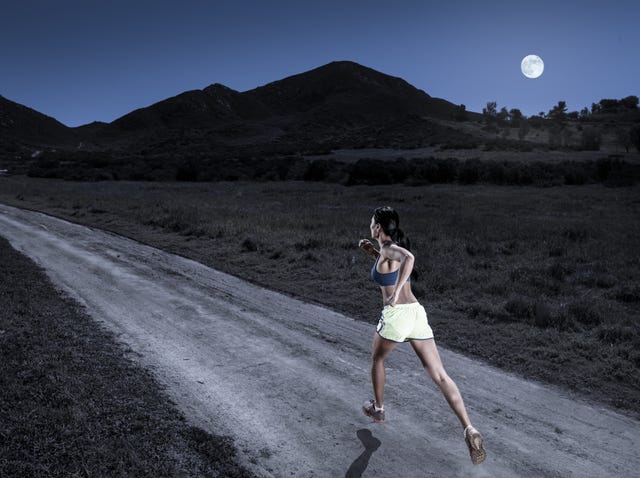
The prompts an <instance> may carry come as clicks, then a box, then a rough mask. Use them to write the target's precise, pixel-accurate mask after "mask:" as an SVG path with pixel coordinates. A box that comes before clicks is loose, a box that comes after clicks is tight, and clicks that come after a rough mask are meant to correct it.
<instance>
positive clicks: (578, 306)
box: [568, 301, 602, 326]
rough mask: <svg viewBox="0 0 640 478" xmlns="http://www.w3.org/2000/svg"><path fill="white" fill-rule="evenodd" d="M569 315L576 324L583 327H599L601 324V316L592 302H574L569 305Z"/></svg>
mask: <svg viewBox="0 0 640 478" xmlns="http://www.w3.org/2000/svg"><path fill="white" fill-rule="evenodd" d="M568 310H569V314H570V315H571V316H572V317H573V318H574V319H575V320H577V321H578V322H580V323H581V324H584V325H590V326H593V325H599V324H600V323H602V316H601V314H600V311H599V310H598V308H597V307H596V305H595V304H594V303H592V302H590V301H589V302H584V301H580V302H574V303H572V304H570V305H569V308H568Z"/></svg>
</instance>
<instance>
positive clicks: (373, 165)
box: [27, 153, 640, 186]
mask: <svg viewBox="0 0 640 478" xmlns="http://www.w3.org/2000/svg"><path fill="white" fill-rule="evenodd" d="M516 158H517V156H514V160H492V159H488V160H480V159H473V158H472V159H466V160H459V159H456V158H434V157H428V158H411V159H404V158H396V159H393V160H386V159H385V160H383V159H360V160H358V161H357V162H341V161H337V160H334V159H327V160H324V159H316V160H313V161H308V160H305V159H303V158H301V157H299V156H286V157H273V158H267V159H257V158H255V157H250V158H244V159H230V160H227V161H224V163H222V164H221V163H219V162H216V161H196V160H193V159H185V160H183V161H182V162H180V163H179V164H177V165H173V164H172V163H171V162H164V163H163V162H160V163H157V162H155V161H154V162H142V163H137V162H135V161H134V162H132V163H127V162H125V161H124V160H123V161H110V160H109V159H108V158H107V157H105V154H104V153H94V154H90V155H87V154H80V153H78V157H77V158H75V159H73V160H70V159H69V155H68V154H66V153H65V154H59V153H45V154H42V155H41V156H40V157H39V158H38V159H37V160H36V161H34V162H33V164H32V165H31V167H30V168H29V170H28V172H27V174H28V175H29V176H32V177H44V178H60V179H67V180H77V181H82V180H90V181H100V180H145V181H172V180H177V181H239V180H240V181H251V180H257V181H285V180H305V181H327V182H337V183H341V184H345V185H357V184H367V185H377V184H396V183H402V184H406V185H423V184H438V183H460V184H475V183H489V184H498V185H503V184H512V185H540V186H550V185H560V184H568V185H580V184H593V183H603V184H606V185H609V186H629V185H632V184H635V183H636V182H637V181H638V180H639V179H640V164H638V163H630V162H628V161H625V160H624V159H622V158H621V156H620V155H616V154H611V155H607V156H603V157H602V158H600V159H598V160H580V161H577V160H562V161H555V162H549V161H544V160H537V161H530V162H524V161H519V160H517V159H516Z"/></svg>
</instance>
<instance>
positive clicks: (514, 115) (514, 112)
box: [509, 108, 524, 128]
mask: <svg viewBox="0 0 640 478" xmlns="http://www.w3.org/2000/svg"><path fill="white" fill-rule="evenodd" d="M509 118H510V121H511V126H513V127H514V128H518V127H520V122H521V121H522V120H523V119H524V116H523V115H522V111H520V110H519V109H518V108H512V109H511V110H510V111H509Z"/></svg>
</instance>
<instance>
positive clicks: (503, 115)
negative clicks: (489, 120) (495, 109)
mask: <svg viewBox="0 0 640 478" xmlns="http://www.w3.org/2000/svg"><path fill="white" fill-rule="evenodd" d="M497 116H498V124H499V125H500V126H505V125H506V124H507V123H508V122H509V112H508V111H507V108H505V107H504V106H503V107H502V108H500V112H499V113H498V115H497Z"/></svg>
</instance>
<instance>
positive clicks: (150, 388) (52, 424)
mask: <svg viewBox="0 0 640 478" xmlns="http://www.w3.org/2000/svg"><path fill="white" fill-rule="evenodd" d="M0 310H2V312H1V313H0V476H2V477H32V476H33V477H36V476H38V477H40V476H42V477H45V476H46V477H65V478H66V477H71V476H109V477H124V476H137V477H150V478H157V477H175V476H199V477H200V476H202V477H238V478H240V477H247V478H248V477H250V476H253V475H251V474H250V473H249V472H248V471H246V470H245V469H243V468H242V467H241V466H239V465H238V463H237V461H236V458H235V453H236V452H235V449H234V446H233V442H232V441H231V440H230V439H228V438H225V437H221V436H215V435H212V434H210V433H208V432H205V431H204V430H202V429H200V428H197V427H194V426H191V425H189V424H188V423H187V422H186V421H185V418H184V416H183V415H182V414H181V413H180V412H179V411H178V410H177V409H176V407H175V404H173V403H172V402H171V400H170V399H169V398H168V397H167V396H166V395H165V393H164V392H163V390H162V388H161V386H160V385H159V384H158V383H157V382H156V381H155V380H154V378H153V377H152V375H151V374H150V373H149V372H147V371H145V370H143V369H141V368H139V367H138V366H136V365H135V364H134V362H133V360H132V359H131V358H130V357H131V354H132V351H131V350H129V349H128V348H126V347H125V346H123V345H122V344H118V343H116V341H115V338H114V337H113V335H112V334H111V333H109V332H107V331H106V330H105V329H104V328H103V327H101V326H100V325H99V324H97V323H96V322H95V321H93V320H92V319H91V318H89V317H88V316H87V315H86V313H85V312H84V311H83V310H82V309H81V308H80V307H79V306H78V305H77V304H76V303H74V302H73V301H71V300H70V299H66V298H61V297H60V293H59V291H57V290H56V289H55V288H54V287H53V286H52V284H51V283H50V282H49V280H48V279H47V278H46V275H45V274H44V272H43V271H42V270H40V269H39V268H38V267H37V266H36V265H35V264H33V263H32V262H31V261H29V260H28V259H26V258H25V257H24V256H21V255H20V254H18V253H17V252H16V251H15V250H13V249H12V248H11V246H10V245H9V244H8V243H7V241H6V240H5V239H4V238H0Z"/></svg>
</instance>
